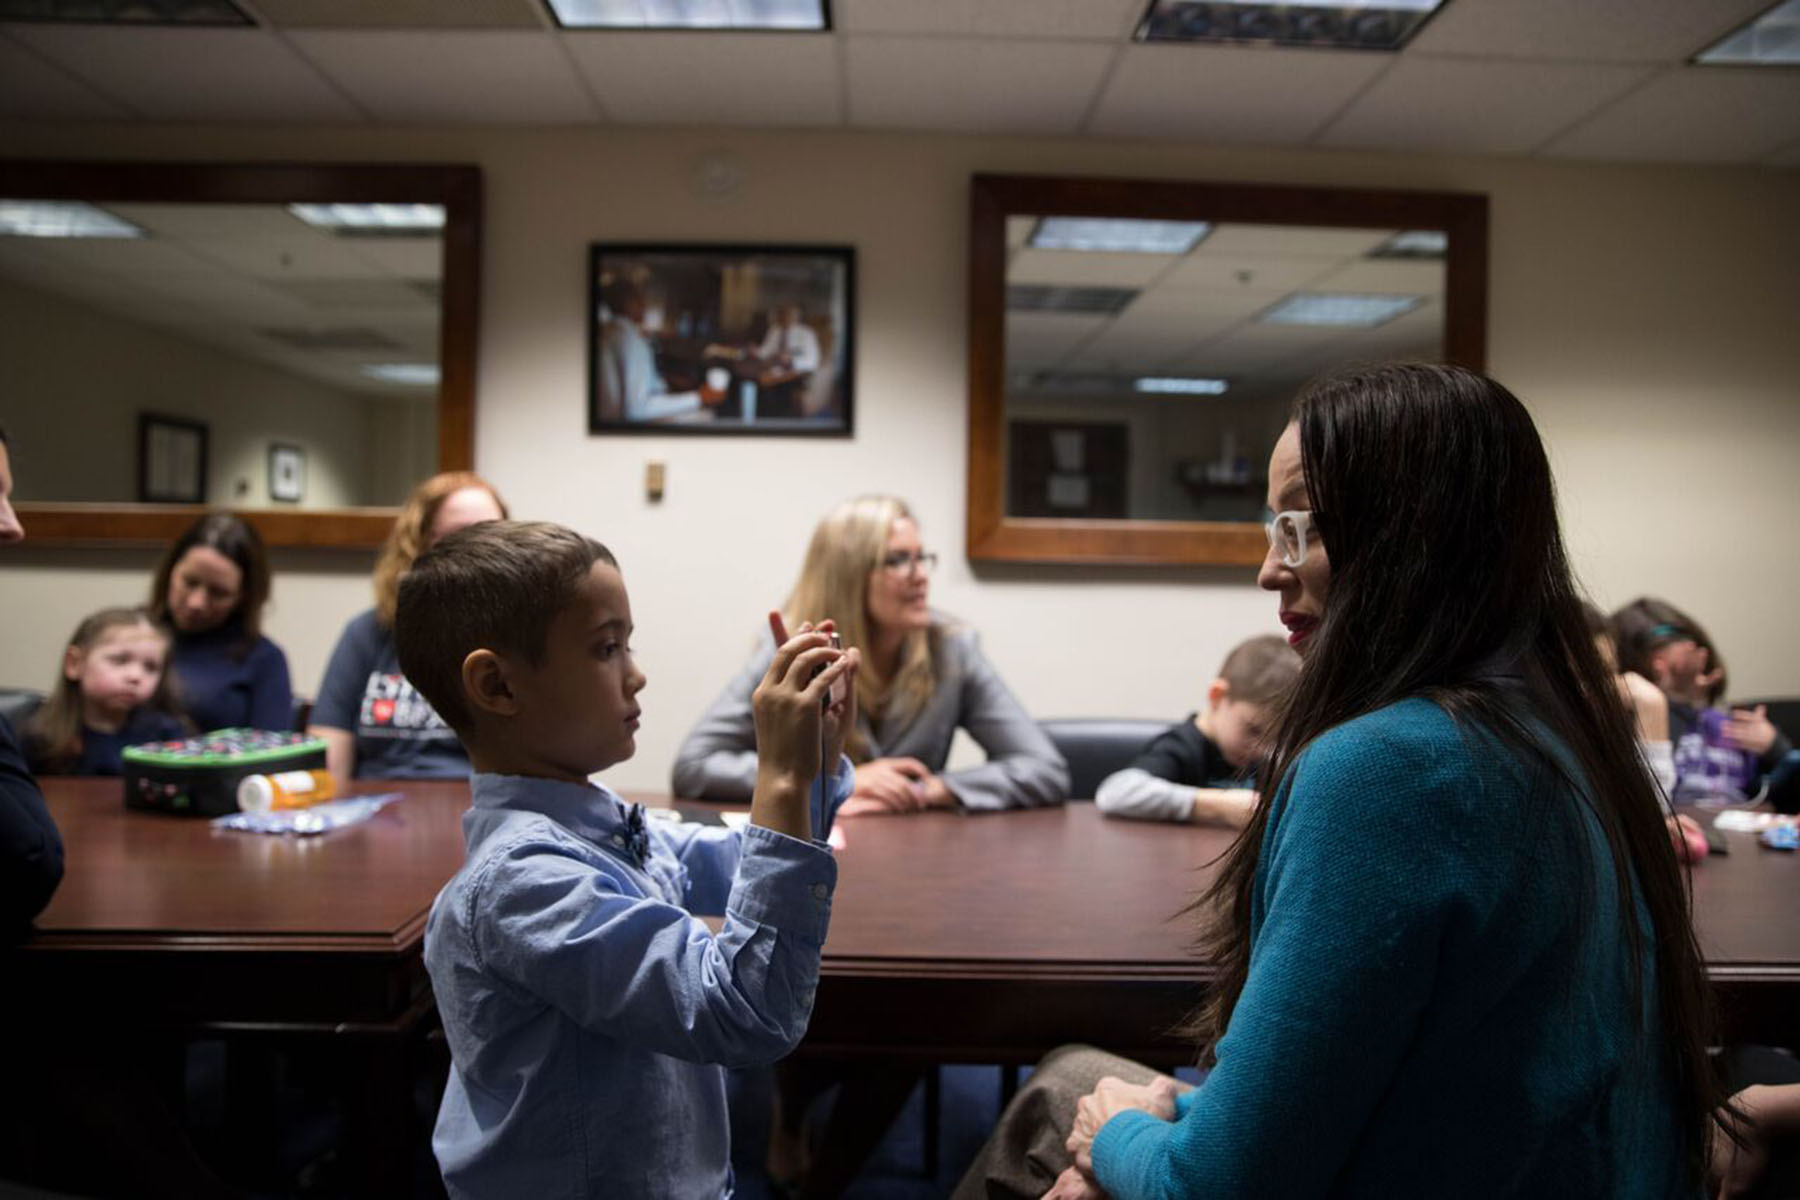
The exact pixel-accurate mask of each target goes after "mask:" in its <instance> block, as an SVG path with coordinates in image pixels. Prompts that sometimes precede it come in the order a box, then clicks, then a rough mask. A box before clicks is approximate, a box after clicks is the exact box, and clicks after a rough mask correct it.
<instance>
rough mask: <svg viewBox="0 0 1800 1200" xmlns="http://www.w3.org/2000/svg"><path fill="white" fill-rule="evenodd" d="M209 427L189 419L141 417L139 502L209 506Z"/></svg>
mask: <svg viewBox="0 0 1800 1200" xmlns="http://www.w3.org/2000/svg"><path fill="white" fill-rule="evenodd" d="M207 437H208V430H207V426H206V424H205V423H204V422H202V421H194V420H190V419H188V418H186V417H171V416H166V415H164V414H161V413H150V412H140V413H139V414H138V501H139V502H140V503H143V504H205V503H206V452H207Z"/></svg>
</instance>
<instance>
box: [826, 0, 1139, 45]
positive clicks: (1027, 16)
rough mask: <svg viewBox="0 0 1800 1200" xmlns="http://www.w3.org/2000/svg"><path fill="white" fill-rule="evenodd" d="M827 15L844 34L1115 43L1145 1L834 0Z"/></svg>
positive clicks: (1135, 19) (1128, 30)
mask: <svg viewBox="0 0 1800 1200" xmlns="http://www.w3.org/2000/svg"><path fill="white" fill-rule="evenodd" d="M831 12H832V20H833V23H834V24H835V25H836V26H837V28H839V29H842V30H844V31H845V32H847V33H918V34H934V33H935V34H952V35H959V36H964V37H967V36H975V37H1017V38H1095V39H1100V40H1117V39H1119V38H1123V37H1125V36H1126V35H1128V34H1129V33H1130V32H1131V31H1132V29H1133V28H1134V27H1135V26H1136V25H1137V21H1138V18H1139V17H1141V16H1142V15H1143V13H1144V0H898V2H897V0H834V2H833V4H832V6H831Z"/></svg>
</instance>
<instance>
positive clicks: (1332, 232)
mask: <svg viewBox="0 0 1800 1200" xmlns="http://www.w3.org/2000/svg"><path fill="white" fill-rule="evenodd" d="M1394 233H1395V230H1392V229H1354V228H1352V229H1339V228H1335V227H1333V226H1321V225H1236V224H1231V225H1220V226H1219V227H1218V228H1216V229H1214V230H1213V231H1212V233H1210V234H1208V235H1207V238H1206V240H1205V241H1203V242H1201V243H1200V244H1199V245H1198V246H1196V247H1195V248H1194V254H1195V255H1196V256H1199V257H1205V258H1211V257H1213V256H1214V255H1218V256H1220V257H1233V256H1244V255H1254V256H1256V257H1259V258H1262V257H1268V258H1290V257H1293V258H1330V259H1342V258H1352V257H1357V256H1360V255H1364V254H1367V253H1368V252H1369V251H1371V250H1373V249H1374V248H1375V247H1377V246H1379V245H1381V243H1383V242H1385V241H1387V240H1388V239H1389V238H1391V237H1393V236H1394Z"/></svg>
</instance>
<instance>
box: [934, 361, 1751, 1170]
mask: <svg viewBox="0 0 1800 1200" xmlns="http://www.w3.org/2000/svg"><path fill="white" fill-rule="evenodd" d="M1269 507H1270V509H1271V510H1272V516H1271V520H1270V522H1269V535H1270V550H1269V554H1268V557H1267V558H1266V559H1265V560H1264V563H1263V566H1262V569H1261V572H1260V575H1259V582H1260V583H1261V585H1262V586H1263V587H1264V588H1265V589H1267V590H1269V591H1272V592H1276V593H1278V594H1279V596H1280V618H1281V621H1282V623H1283V625H1284V626H1286V628H1287V629H1288V633H1289V640H1290V641H1291V642H1293V643H1294V644H1295V645H1296V646H1297V647H1298V648H1299V649H1300V651H1301V654H1302V656H1303V659H1304V664H1303V666H1302V669H1301V673H1300V678H1299V681H1298V683H1297V684H1296V686H1295V688H1294V691H1293V692H1292V694H1291V696H1290V699H1289V703H1288V704H1287V706H1286V708H1285V711H1284V712H1283V713H1282V714H1281V716H1280V718H1279V720H1278V721H1277V724H1276V728H1275V730H1274V733H1273V735H1272V739H1271V744H1272V749H1271V751H1270V754H1269V761H1268V762H1267V764H1266V766H1265V769H1263V770H1261V771H1259V772H1258V778H1259V779H1264V780H1267V781H1269V782H1268V784H1267V786H1265V788H1264V789H1263V791H1262V793H1261V795H1260V796H1259V798H1258V803H1257V807H1256V810H1255V812H1254V814H1253V816H1252V818H1251V821H1250V824H1249V826H1248V827H1247V828H1246V829H1245V831H1244V833H1243V834H1242V836H1241V837H1239V838H1238V839H1237V841H1236V842H1235V843H1234V844H1233V846H1232V848H1231V849H1230V851H1228V852H1227V854H1226V856H1225V858H1224V861H1223V863H1222V865H1221V867H1220V869H1219V871H1218V873H1217V875H1216V876H1215V878H1214V880H1213V882H1212V884H1211V886H1210V887H1209V888H1208V889H1207V890H1206V892H1205V893H1204V895H1203V897H1202V899H1201V901H1200V909H1201V911H1202V912H1203V913H1204V914H1205V921H1206V924H1205V927H1204V929H1205V933H1204V944H1205V946H1206V948H1207V951H1208V953H1209V957H1210V959H1211V961H1212V962H1213V964H1214V965H1215V971H1216V973H1215V977H1214V981H1213V983H1212V986H1211V988H1210V991H1209V995H1208V997H1207V1000H1206V1004H1205V1007H1204V1008H1203V1009H1202V1011H1201V1012H1200V1013H1199V1015H1198V1017H1197V1019H1196V1022H1195V1026H1194V1033H1195V1035H1196V1037H1197V1039H1198V1043H1199V1045H1200V1046H1202V1047H1203V1055H1204V1058H1205V1059H1206V1060H1207V1061H1209V1062H1210V1063H1211V1065H1212V1070H1211V1073H1210V1074H1209V1076H1208V1077H1207V1079H1206V1081H1205V1083H1204V1084H1202V1085H1201V1086H1200V1087H1199V1088H1196V1089H1192V1090H1187V1091H1183V1089H1182V1087H1181V1086H1180V1085H1178V1084H1176V1083H1175V1082H1174V1081H1173V1080H1170V1079H1168V1078H1167V1077H1157V1076H1155V1075H1154V1073H1152V1072H1147V1071H1144V1070H1142V1069H1141V1068H1136V1067H1134V1066H1133V1065H1132V1064H1126V1063H1124V1062H1123V1060H1118V1059H1110V1056H1101V1055H1098V1054H1096V1053H1095V1052H1091V1051H1089V1052H1084V1053H1081V1054H1075V1055H1066V1056H1064V1057H1063V1058H1062V1059H1061V1060H1059V1061H1057V1062H1054V1063H1052V1064H1050V1069H1049V1070H1047V1071H1045V1072H1042V1074H1043V1075H1044V1076H1045V1078H1044V1079H1043V1080H1042V1081H1041V1082H1039V1083H1038V1088H1039V1093H1038V1099H1039V1102H1041V1100H1042V1096H1043V1095H1044V1094H1052V1095H1053V1097H1054V1096H1064V1097H1070V1099H1068V1100H1067V1101H1066V1102H1064V1103H1062V1104H1061V1107H1060V1108H1058V1103H1057V1102H1056V1101H1055V1100H1054V1099H1053V1102H1052V1105H1051V1108H1052V1111H1053V1112H1057V1113H1058V1114H1059V1117H1060V1120H1061V1122H1063V1123H1062V1124H1061V1127H1060V1128H1056V1129H1054V1131H1053V1132H1052V1133H1051V1134H1049V1135H1048V1136H1049V1137H1050V1138H1052V1139H1053V1140H1054V1142H1055V1143H1057V1144H1058V1148H1059V1149H1061V1150H1062V1151H1063V1152H1064V1153H1063V1157H1062V1162H1065V1163H1068V1164H1069V1165H1068V1167H1067V1169H1066V1170H1065V1171H1064V1172H1063V1174H1062V1175H1061V1176H1060V1177H1057V1178H1055V1179H1046V1178H1042V1177H1041V1176H1040V1177H1038V1178H1032V1177H1030V1176H1029V1175H1026V1176H1024V1179H1023V1183H1022V1185H1021V1187H1020V1190H1021V1191H1023V1192H1029V1193H1030V1194H1032V1195H1040V1194H1043V1193H1044V1189H1045V1188H1046V1187H1050V1188H1052V1189H1053V1190H1052V1192H1051V1193H1050V1194H1052V1195H1055V1196H1059V1197H1072V1196H1086V1195H1093V1194H1096V1191H1097V1189H1104V1191H1105V1192H1106V1194H1108V1195H1111V1196H1113V1197H1116V1198H1117V1200H1135V1198H1136V1197H1143V1196H1157V1197H1181V1196H1201V1195H1206V1196H1252V1195H1255V1196H1283V1197H1295V1196H1311V1195H1355V1196H1361V1195H1377V1194H1379V1195H1432V1196H1437V1195H1445V1196H1448V1195H1455V1196H1542V1195H1568V1196H1584V1197H1603V1196H1619V1197H1625V1196H1631V1197H1644V1196H1670V1197H1673V1196H1692V1195H1693V1194H1694V1193H1695V1192H1696V1191H1697V1189H1698V1188H1699V1186H1700V1184H1701V1180H1702V1177H1703V1174H1704V1169H1705V1166H1706V1162H1707V1157H1708V1132H1709V1114H1710V1113H1711V1111H1712V1109H1713V1106H1714V1104H1715V1103H1716V1102H1717V1101H1718V1100H1719V1099H1721V1095H1720V1091H1719V1088H1718V1085H1717V1083H1716V1081H1715V1079H1714V1074H1713V1071H1712V1069H1711V1068H1710V1066H1709V1063H1708V1059H1707V1046H1708V1044H1709V1039H1710V1034H1711V1031H1712V1011H1711V1002H1710V993H1709V991H1708V986H1707V981H1706V976H1705V972H1704V968H1703V966H1702V963H1701V958H1700V953H1699V950H1698V948H1697V947H1696V945H1695V941H1694V935H1693V931H1692V927H1691V925H1690V924H1689V914H1688V908H1687V894H1686V891H1685V888H1684V883H1683V878H1682V874H1681V869H1680V867H1679V865H1678V864H1677V862H1676V859H1675V855H1674V852H1673V850H1672V848H1671V846H1670V844H1669V839H1668V836H1667V834H1666V833H1665V829H1664V824H1663V818H1662V813H1661V810H1660V807H1659V805H1658V803H1657V798H1656V793H1655V791H1654V786H1653V784H1652V783H1651V780H1650V778H1649V775H1648V773H1647V772H1646V770H1645V768H1644V765H1643V763H1642V761H1641V760H1640V758H1639V756H1638V753H1637V750H1636V747H1635V745H1634V740H1635V739H1634V730H1633V727H1632V722H1631V717H1630V715H1629V714H1628V713H1627V712H1626V710H1625V707H1624V706H1623V705H1621V704H1620V703H1619V696H1618V690H1617V685H1616V684H1615V683H1614V681H1613V679H1612V677H1611V674H1610V672H1609V671H1608V670H1607V668H1606V667H1605V666H1603V665H1602V663H1601V660H1600V656H1599V654H1598V653H1597V652H1596V650H1595V646H1594V641H1593V639H1592V637H1591V636H1590V635H1589V632H1588V628H1587V624H1586V621H1585V620H1584V618H1583V614H1582V609H1581V600H1580V596H1579V593H1578V592H1577V590H1576V587H1575V583H1574V580H1573V578H1572V575H1571V571H1570V568H1569V563H1568V559H1567V556H1566V554H1565V552H1564V549H1563V541H1562V535H1561V531H1560V529H1559V527H1558V523H1557V516H1556V504H1555V497H1554V491H1553V486H1552V482H1551V475H1550V467H1549V462H1548V459H1547V458H1546V456H1545V453H1544V449H1543V445H1542V443H1541V442H1540V440H1539V438H1538V434H1537V430H1536V429H1535V427H1534V426H1533V424H1532V421H1531V418H1530V416H1529V415H1528V414H1527V412H1526V410H1525V408H1524V406H1523V405H1522V404H1520V403H1519V401H1518V400H1517V399H1516V398H1514V397H1513V396H1512V394H1511V393H1509V392H1508V391H1506V389H1505V388H1503V387H1501V386H1500V385H1499V384H1496V383H1494V382H1493V381H1491V380H1488V379H1485V378H1483V377H1481V376H1479V375H1476V374H1473V373H1471V372H1468V371H1463V370H1459V369H1456V368H1453V367H1441V366H1423V365H1394V366H1385V367H1376V368H1370V369H1366V370H1361V371H1352V372H1346V373H1344V374H1340V375H1337V376H1334V377H1330V378H1327V379H1324V380H1322V381H1319V382H1316V383H1314V384H1313V385H1311V386H1309V387H1308V388H1307V389H1306V390H1305V391H1304V392H1303V393H1302V394H1301V396H1300V398H1299V400H1298V402H1297V404H1296V409H1295V419H1294V422H1293V423H1292V424H1291V425H1290V426H1289V427H1288V429H1287V431H1286V432H1285V433H1284V434H1283V436H1282V438H1281V440H1280V441H1279V443H1278V444H1277V446H1276V449H1275V453H1274V456H1273V458H1272V460H1271V462H1270V479H1269ZM1123 1075H1132V1076H1133V1077H1134V1078H1135V1079H1137V1080H1139V1081H1140V1082H1126V1081H1125V1080H1124V1079H1122V1078H1119V1077H1118V1076H1123ZM1097 1076H1106V1077H1108V1078H1102V1079H1101V1080H1100V1082H1099V1083H1098V1085H1097V1086H1096V1085H1095V1078H1096V1077H1097ZM1036 1081H1037V1080H1036V1077H1035V1076H1034V1082H1036ZM1090 1089H1091V1090H1090ZM1082 1093H1086V1094H1082ZM1073 1097H1079V1099H1073ZM1020 1099H1021V1100H1022V1101H1023V1100H1025V1099H1026V1097H1025V1096H1023V1095H1021V1097H1020ZM1026 1111H1029V1110H1026ZM1037 1111H1038V1112H1040V1113H1041V1112H1042V1111H1043V1110H1042V1108H1039V1109H1038V1110H1037ZM1037 1123H1038V1124H1040V1125H1041V1124H1042V1121H1041V1118H1040V1119H1039V1121H1038V1122H1037ZM1042 1136H1044V1135H1042V1134H1041V1133H1034V1132H1033V1131H1028V1130H1023V1129H1022V1128H1020V1126H1019V1124H1018V1122H1017V1121H1015V1122H1014V1123H1013V1124H1012V1125H1011V1126H1010V1127H1009V1126H1007V1123H1006V1122H1005V1121H1003V1128H1002V1130H1001V1131H999V1132H998V1133H996V1135H995V1138H994V1140H993V1141H991V1142H990V1144H989V1150H988V1152H987V1154H986V1155H984V1159H983V1160H982V1161H981V1162H979V1163H978V1164H977V1168H976V1170H975V1171H973V1172H971V1177H970V1178H968V1179H965V1181H964V1186H965V1189H967V1188H970V1187H971V1186H977V1187H978V1186H979V1184H980V1182H981V1180H982V1178H983V1177H985V1178H986V1179H987V1180H988V1181H989V1182H990V1183H991V1182H992V1181H993V1180H994V1179H995V1178H996V1176H1003V1177H1004V1176H1007V1174H1008V1170H1009V1169H1011V1168H1014V1167H1016V1166H1017V1163H1016V1162H1015V1161H1014V1159H1015V1158H1016V1157H1017V1156H1013V1157H1009V1152H1008V1151H1007V1150H1006V1149H1005V1147H1006V1145H1007V1144H1008V1142H1009V1139H1014V1140H1016V1144H1018V1145H1029V1144H1032V1139H1033V1137H1042ZM1071 1160H1072V1161H1071ZM1039 1161H1040V1162H1044V1161H1053V1160H1049V1159H1045V1158H1044V1157H1043V1156H1042V1155H1040V1157H1039ZM1011 1177H1012V1178H1018V1177H1019V1176H1018V1175H1017V1174H1016V1173H1015V1174H1013V1175H1012V1176H1011ZM971 1180H973V1181H974V1184H973V1185H972V1184H971ZM966 1194H975V1193H973V1192H969V1193H966ZM986 1194H988V1195H1011V1194H1014V1191H1012V1190H1008V1189H1007V1187H1005V1186H991V1187H990V1188H989V1190H988V1191H987V1192H986Z"/></svg>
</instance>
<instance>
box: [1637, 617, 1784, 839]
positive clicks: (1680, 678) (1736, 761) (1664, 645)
mask: <svg viewBox="0 0 1800 1200" xmlns="http://www.w3.org/2000/svg"><path fill="white" fill-rule="evenodd" d="M1607 626H1608V629H1609V631H1610V632H1611V635H1612V640H1613V643H1614V645H1615V646H1617V648H1618V656H1619V665H1620V667H1621V668H1622V669H1624V670H1626V671H1633V672H1636V673H1637V674H1639V675H1642V676H1644V677H1645V678H1647V679H1650V680H1651V681H1653V682H1654V683H1655V684H1656V686H1657V687H1658V688H1660V689H1661V690H1662V692H1663V694H1664V695H1666V696H1667V697H1668V699H1669V741H1670V742H1671V743H1672V744H1673V746H1674V786H1673V787H1672V788H1671V789H1670V795H1671V797H1672V798H1673V799H1674V801H1675V802H1676V803H1677V804H1685V803H1693V802H1696V801H1703V800H1713V801H1725V802H1728V803H1729V802H1735V801H1741V800H1745V799H1749V798H1752V797H1754V796H1756V795H1757V794H1758V793H1759V792H1761V791H1762V790H1763V788H1764V786H1765V785H1766V784H1767V783H1768V782H1769V780H1770V777H1771V776H1772V775H1774V774H1775V773H1776V772H1777V771H1780V772H1781V773H1782V774H1783V775H1787V774H1791V773H1792V772H1794V771H1795V770H1796V769H1800V768H1796V767H1785V768H1784V762H1783V760H1784V759H1787V758H1788V756H1789V755H1790V754H1791V753H1792V752H1793V749H1794V744H1793V743H1792V742H1791V741H1789V740H1788V738H1787V736H1786V735H1785V734H1783V733H1782V731H1781V730H1779V729H1777V728H1776V727H1775V723H1774V722H1772V721H1770V720H1769V715H1768V712H1767V711H1766V710H1765V709H1764V708H1762V707H1761V706H1758V707H1756V708H1738V707H1734V708H1731V709H1729V710H1721V709H1720V708H1718V707H1717V705H1718V703H1719V701H1720V699H1721V698H1722V697H1723V696H1724V695H1725V694H1726V691H1725V689H1726V685H1727V683H1728V681H1729V680H1728V676H1727V675H1726V672H1725V660H1724V659H1723V658H1722V657H1721V656H1720V655H1719V653H1718V651H1717V649H1716V648H1715V647H1714V645H1713V640H1712V638H1711V637H1709V636H1708V635H1707V632H1706V630H1705V629H1703V628H1701V626H1700V623H1699V622H1698V621H1696V620H1694V619H1693V618H1692V617H1690V616H1688V615H1687V614H1686V613H1684V612H1682V611H1681V610H1680V609H1679V608H1676V607H1675V606H1674V605H1673V604H1670V603H1668V602H1667V601H1666V600H1658V599H1655V598H1654V597H1650V596H1643V597H1639V598H1638V599H1636V600H1633V601H1632V602H1631V603H1629V604H1627V605H1625V606H1624V607H1623V608H1621V609H1619V610H1618V611H1617V612H1615V613H1613V615H1612V616H1611V618H1609V620H1608V622H1607Z"/></svg>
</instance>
